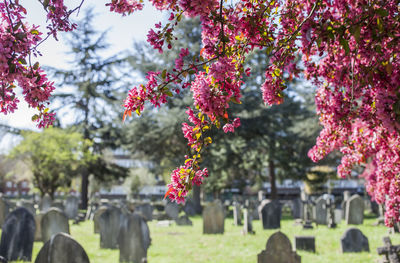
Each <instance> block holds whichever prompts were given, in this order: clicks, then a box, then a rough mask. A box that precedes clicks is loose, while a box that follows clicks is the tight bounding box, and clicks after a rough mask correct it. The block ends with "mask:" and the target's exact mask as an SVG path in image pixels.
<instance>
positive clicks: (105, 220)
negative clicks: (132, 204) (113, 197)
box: [99, 206, 124, 249]
mask: <svg viewBox="0 0 400 263" xmlns="http://www.w3.org/2000/svg"><path fill="white" fill-rule="evenodd" d="M123 216H124V215H123V214H122V212H121V209H119V208H117V207H114V206H111V207H108V208H107V209H106V211H104V212H103V213H102V214H101V215H100V217H99V226H100V248H111V249H114V248H118V234H119V229H120V226H121V219H122V218H123Z"/></svg>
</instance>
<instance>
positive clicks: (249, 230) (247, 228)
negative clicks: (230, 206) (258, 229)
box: [242, 208, 255, 235]
mask: <svg viewBox="0 0 400 263" xmlns="http://www.w3.org/2000/svg"><path fill="white" fill-rule="evenodd" d="M243 221H244V222H243V231H242V233H243V235H247V234H255V232H254V230H253V223H252V216H251V214H250V213H249V210H248V209H247V208H244V209H243Z"/></svg>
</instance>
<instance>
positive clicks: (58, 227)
mask: <svg viewBox="0 0 400 263" xmlns="http://www.w3.org/2000/svg"><path fill="white" fill-rule="evenodd" d="M40 227H41V229H42V241H43V242H47V241H48V240H49V239H50V238H51V236H53V235H54V234H57V233H60V232H63V233H67V234H69V223H68V217H67V216H66V215H65V213H64V212H63V211H61V210H60V209H58V208H55V207H52V208H50V209H49V210H47V212H46V213H45V214H44V215H43V217H42V220H41V222H40Z"/></svg>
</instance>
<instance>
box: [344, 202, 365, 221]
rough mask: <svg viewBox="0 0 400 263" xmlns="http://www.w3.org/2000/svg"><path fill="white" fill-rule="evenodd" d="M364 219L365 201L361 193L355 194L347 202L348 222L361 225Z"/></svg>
mask: <svg viewBox="0 0 400 263" xmlns="http://www.w3.org/2000/svg"><path fill="white" fill-rule="evenodd" d="M363 221H364V201H363V199H362V198H361V197H360V196H359V195H353V196H352V197H350V199H349V200H347V202H346V223H347V224H348V225H350V224H351V225H360V224H362V223H363Z"/></svg>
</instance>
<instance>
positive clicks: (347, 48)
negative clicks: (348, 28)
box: [339, 38, 350, 55]
mask: <svg viewBox="0 0 400 263" xmlns="http://www.w3.org/2000/svg"><path fill="white" fill-rule="evenodd" d="M339 42H340V44H341V45H342V47H343V49H344V51H345V53H346V55H349V53H350V46H349V41H347V40H346V39H344V38H341V39H340V40H339Z"/></svg>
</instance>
